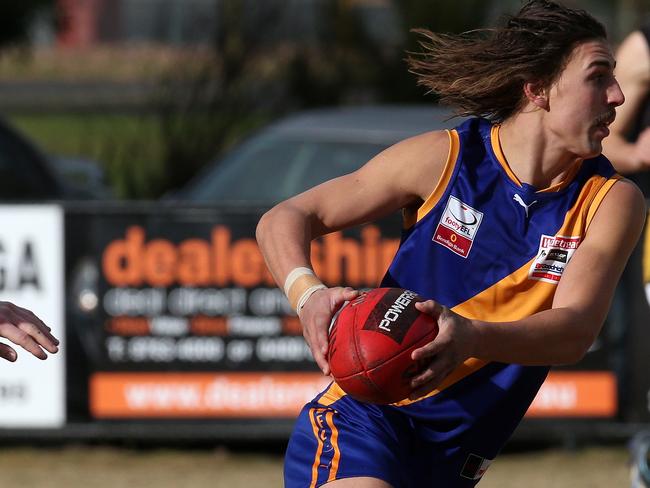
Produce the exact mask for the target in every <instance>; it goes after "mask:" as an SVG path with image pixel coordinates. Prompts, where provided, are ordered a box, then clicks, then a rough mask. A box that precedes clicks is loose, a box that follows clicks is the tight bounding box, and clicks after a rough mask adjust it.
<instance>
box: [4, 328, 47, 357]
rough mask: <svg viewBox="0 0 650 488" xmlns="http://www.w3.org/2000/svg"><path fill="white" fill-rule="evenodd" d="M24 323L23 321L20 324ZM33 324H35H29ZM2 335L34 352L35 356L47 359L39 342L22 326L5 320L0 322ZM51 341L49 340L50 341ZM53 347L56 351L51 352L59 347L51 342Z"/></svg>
mask: <svg viewBox="0 0 650 488" xmlns="http://www.w3.org/2000/svg"><path fill="white" fill-rule="evenodd" d="M22 324H24V322H23V323H21V324H20V325H22ZM29 325H33V324H29ZM0 336H2V337H5V338H7V339H9V340H10V341H11V342H13V343H14V344H16V345H18V346H20V347H22V348H23V349H25V350H26V351H28V352H30V353H32V354H33V355H34V356H36V357H37V358H39V359H47V354H46V353H45V351H43V349H41V347H40V346H39V344H38V343H37V342H36V341H35V340H34V338H33V337H32V336H31V335H29V334H28V333H27V332H25V331H24V330H23V329H21V328H20V327H17V326H15V325H14V324H11V323H8V322H4V323H2V324H0ZM48 342H49V341H48ZM50 346H51V347H52V348H54V351H51V352H56V351H57V350H58V349H57V348H56V346H55V345H54V344H50Z"/></svg>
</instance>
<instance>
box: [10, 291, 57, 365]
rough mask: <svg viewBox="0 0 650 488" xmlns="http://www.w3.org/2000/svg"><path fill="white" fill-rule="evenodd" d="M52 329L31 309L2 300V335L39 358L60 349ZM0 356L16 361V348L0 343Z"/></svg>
mask: <svg viewBox="0 0 650 488" xmlns="http://www.w3.org/2000/svg"><path fill="white" fill-rule="evenodd" d="M51 330H52V329H50V327H48V326H47V325H45V324H44V323H43V321H41V319H39V318H38V317H37V316H36V315H34V314H33V313H32V312H30V311H29V310H27V309H25V308H22V307H19V306H17V305H14V304H13V303H10V302H0V337H3V338H5V339H8V340H9V341H11V342H12V343H14V344H15V345H17V346H20V347H22V348H23V349H25V350H26V351H28V352H30V353H31V354H33V355H34V356H36V357H37V358H39V359H47V353H46V352H45V351H47V352H49V353H52V354H54V353H56V352H57V351H58V347H57V346H58V345H59V340H58V339H57V338H56V337H54V336H53V335H52V332H51ZM0 357H1V358H3V359H6V360H7V361H12V362H13V361H15V360H16V359H17V357H18V354H17V353H16V350H15V349H14V348H13V347H11V346H10V345H8V344H4V343H0Z"/></svg>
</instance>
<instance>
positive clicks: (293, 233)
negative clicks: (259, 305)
mask: <svg viewBox="0 0 650 488" xmlns="http://www.w3.org/2000/svg"><path fill="white" fill-rule="evenodd" d="M313 237H314V236H312V230H311V225H310V224H309V219H308V218H307V216H306V215H305V214H304V213H302V212H301V211H300V210H299V209H298V208H296V207H294V206H292V205H291V204H289V203H286V202H285V203H283V204H280V205H278V206H276V207H274V208H272V209H271V210H269V211H268V212H267V213H266V214H264V215H263V216H262V218H261V219H260V221H259V223H258V225H257V230H256V238H257V243H258V245H259V247H260V250H261V251H262V255H263V256H264V259H265V261H266V265H267V266H268V268H269V270H270V271H271V274H272V275H273V278H274V279H275V281H276V283H277V284H278V286H279V287H280V288H282V287H283V285H284V280H285V278H286V277H287V275H288V274H289V272H290V271H291V270H292V269H294V268H296V267H298V266H309V265H310V248H311V247H310V246H311V240H312V239H313Z"/></svg>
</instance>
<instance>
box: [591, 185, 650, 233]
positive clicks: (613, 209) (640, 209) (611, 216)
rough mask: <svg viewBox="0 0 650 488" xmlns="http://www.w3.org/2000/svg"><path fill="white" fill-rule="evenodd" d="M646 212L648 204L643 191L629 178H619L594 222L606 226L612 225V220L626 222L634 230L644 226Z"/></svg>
mask: <svg viewBox="0 0 650 488" xmlns="http://www.w3.org/2000/svg"><path fill="white" fill-rule="evenodd" d="M646 213H647V206H646V200H645V197H644V196H643V192H641V190H640V189H639V187H638V186H637V185H636V184H634V183H633V182H632V181H630V180H628V179H627V178H619V179H618V180H617V181H616V182H615V184H613V185H612V186H611V188H610V189H609V191H608V192H607V194H606V195H605V196H604V198H603V199H602V202H601V203H600V205H599V206H598V210H597V211H596V218H594V222H595V223H596V224H597V223H598V222H600V223H601V225H603V226H604V227H610V226H611V224H612V222H624V223H625V226H626V227H628V228H629V229H630V230H633V229H636V228H641V227H642V226H643V223H644V222H645V219H646ZM599 215H600V217H601V218H600V219H599V218H598V216H599ZM597 225H598V224H597ZM593 227H594V226H593V225H591V226H590V228H593Z"/></svg>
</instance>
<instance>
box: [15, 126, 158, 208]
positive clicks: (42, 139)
mask: <svg viewBox="0 0 650 488" xmlns="http://www.w3.org/2000/svg"><path fill="white" fill-rule="evenodd" d="M9 120H10V122H11V123H12V124H13V125H14V126H15V127H17V128H18V130H20V131H21V132H23V133H24V134H25V135H27V137H28V138H30V139H31V140H32V141H34V142H35V143H36V144H37V145H38V146H39V147H40V148H41V149H42V150H43V151H44V152H46V153H48V154H55V155H62V156H75V157H81V158H86V159H90V160H94V161H97V162H98V164H100V165H101V166H102V167H103V168H104V170H105V172H106V176H107V179H108V181H109V183H110V184H111V186H112V187H113V188H114V191H115V193H116V195H117V196H118V197H125V198H142V197H145V198H146V197H152V196H154V195H152V194H150V193H148V192H147V191H146V188H145V185H146V183H145V181H146V180H147V179H151V178H153V179H159V178H161V176H162V175H161V174H160V171H161V167H160V162H161V161H162V158H163V152H164V144H163V141H162V138H161V133H160V129H159V125H158V121H157V120H156V118H155V117H154V116H152V115H128V114H99V113H98V114H86V113H83V114H81V113H80V114H34V115H32V114H29V115H25V114H21V115H13V116H9Z"/></svg>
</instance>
